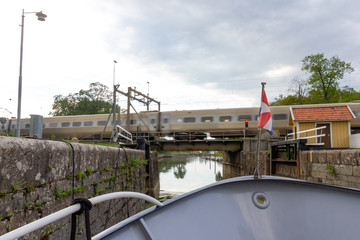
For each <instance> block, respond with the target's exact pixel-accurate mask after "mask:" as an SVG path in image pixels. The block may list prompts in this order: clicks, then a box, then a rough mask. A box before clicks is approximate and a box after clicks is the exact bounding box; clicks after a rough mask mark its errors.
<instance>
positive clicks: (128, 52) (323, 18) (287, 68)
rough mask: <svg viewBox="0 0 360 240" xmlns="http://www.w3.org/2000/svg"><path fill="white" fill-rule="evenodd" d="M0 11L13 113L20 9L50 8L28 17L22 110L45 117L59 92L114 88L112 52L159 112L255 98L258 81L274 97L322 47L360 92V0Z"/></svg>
mask: <svg viewBox="0 0 360 240" xmlns="http://www.w3.org/2000/svg"><path fill="white" fill-rule="evenodd" d="M0 9H1V10H2V13H1V15H0V29H1V38H0V43H1V44H0V82H1V87H0V89H1V93H0V108H6V109H8V110H9V111H10V112H12V114H8V113H5V112H4V110H2V114H7V115H8V116H7V117H9V116H16V111H17V110H16V109H17V99H18V78H19V62H20V60H19V59H20V35H21V31H20V30H21V27H20V26H19V25H20V24H21V14H22V9H25V11H26V12H36V11H43V12H44V13H45V14H47V15H48V17H47V19H46V21H45V22H40V21H37V19H36V16H35V15H34V14H31V13H29V14H26V17H25V24H24V25H25V28H24V29H25V33H24V58H23V91H22V117H28V116H29V115H30V114H41V115H44V116H47V115H48V114H49V112H50V111H51V110H52V103H53V97H54V96H55V95H57V94H62V95H68V94H69V93H75V92H78V91H79V90H80V89H88V87H89V84H90V83H93V82H101V83H103V84H105V85H107V86H109V87H112V84H113V68H114V62H113V60H116V61H117V62H118V63H117V64H116V65H115V82H116V83H118V84H120V89H121V90H123V91H127V88H128V87H129V86H131V87H136V88H137V90H139V91H142V92H144V93H147V92H148V84H147V82H149V89H150V96H151V97H153V98H155V99H157V100H158V101H160V102H161V104H162V110H183V109H210V108H231V107H250V106H258V105H259V101H260V92H261V82H266V83H267V84H266V93H267V95H268V99H269V100H274V98H275V97H277V96H279V94H285V95H286V94H288V88H289V84H290V82H291V80H292V79H294V78H300V79H306V77H307V75H306V73H305V72H302V71H301V60H302V59H303V58H304V57H305V56H307V55H310V54H316V53H324V54H325V56H326V57H331V56H335V55H337V56H338V57H340V59H342V60H344V61H346V62H351V63H352V67H354V69H355V71H354V72H353V73H352V74H350V75H346V76H345V78H344V80H343V81H342V83H341V85H342V86H344V85H348V86H350V87H353V88H355V89H356V90H360V80H359V79H360V73H359V70H360V54H359V51H358V50H359V47H360V14H359V10H360V1H358V0H342V1H338V0H302V1H292V0H263V1H260V0H222V1H216V0H206V1H205V0H183V1H181V0H152V1H145V0H127V1H122V0H106V1H105V0H102V1H101V0H76V1H75V0H62V1H56V0H53V1H48V0H37V1H36V0H13V1H1V3H0ZM120 100H121V101H120V104H121V105H122V106H123V107H125V97H123V96H121V97H120ZM137 107H138V109H139V110H143V109H144V107H141V106H140V105H138V104H137ZM151 108H153V109H156V108H157V106H156V105H154V106H151ZM0 110H1V109H0ZM0 112H1V111H0Z"/></svg>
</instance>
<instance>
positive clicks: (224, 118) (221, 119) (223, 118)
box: [219, 116, 232, 122]
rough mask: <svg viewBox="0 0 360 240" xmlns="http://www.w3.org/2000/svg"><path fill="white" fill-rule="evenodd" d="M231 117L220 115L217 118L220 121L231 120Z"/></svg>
mask: <svg viewBox="0 0 360 240" xmlns="http://www.w3.org/2000/svg"><path fill="white" fill-rule="evenodd" d="M231 119H232V117H231V116H220V118H219V120H220V122H231Z"/></svg>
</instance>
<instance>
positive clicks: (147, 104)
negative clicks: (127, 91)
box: [146, 82, 150, 111]
mask: <svg viewBox="0 0 360 240" xmlns="http://www.w3.org/2000/svg"><path fill="white" fill-rule="evenodd" d="M146 83H147V85H148V93H147V96H148V97H149V93H150V83H149V82H146ZM149 105H150V102H149V98H148V99H147V103H146V110H147V111H149Z"/></svg>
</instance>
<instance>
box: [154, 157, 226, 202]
mask: <svg viewBox="0 0 360 240" xmlns="http://www.w3.org/2000/svg"><path fill="white" fill-rule="evenodd" d="M159 174H160V198H172V197H175V196H178V195H181V194H183V193H186V192H190V191H192V190H195V189H197V188H200V187H203V186H206V185H208V184H211V183H214V182H216V181H220V180H221V179H222V178H223V168H222V163H221V162H217V161H214V160H208V159H207V158H206V156H203V155H200V154H176V155H172V156H171V157H167V158H160V159H159Z"/></svg>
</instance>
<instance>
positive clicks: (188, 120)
mask: <svg viewBox="0 0 360 240" xmlns="http://www.w3.org/2000/svg"><path fill="white" fill-rule="evenodd" d="M194 122H195V118H194V117H186V118H184V123H194Z"/></svg>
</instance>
